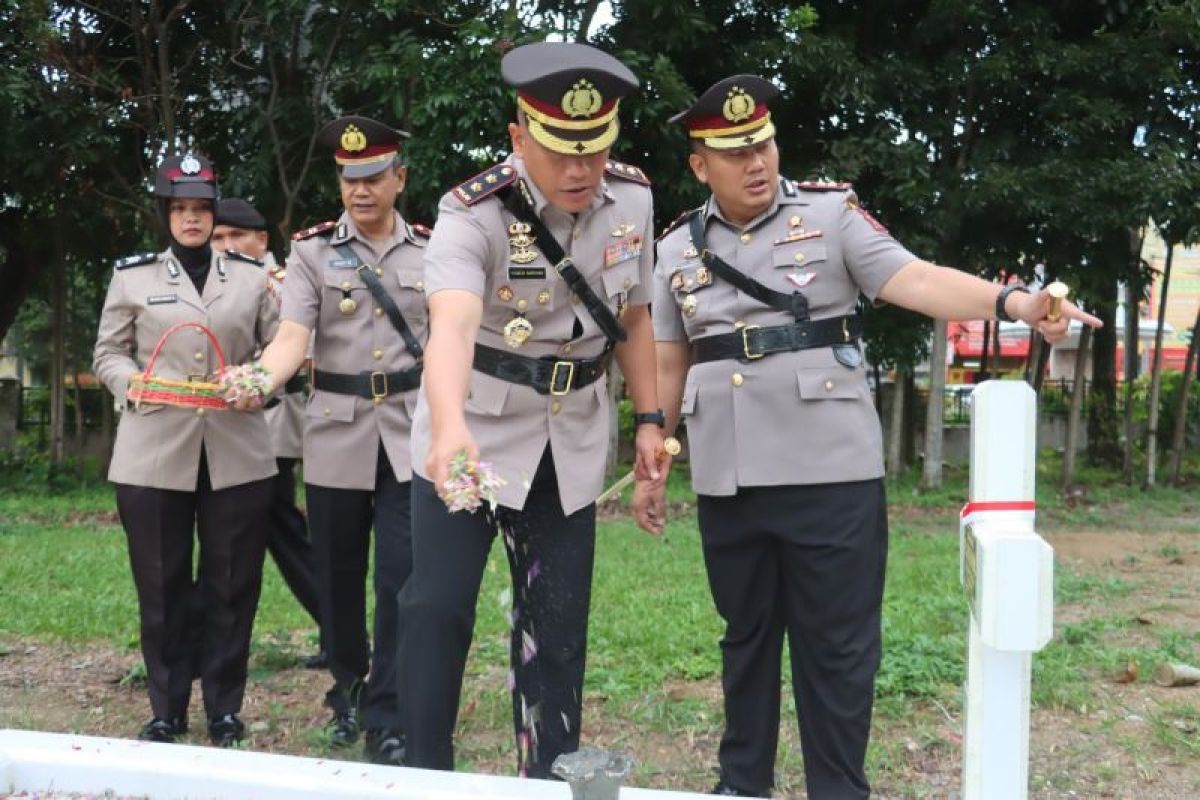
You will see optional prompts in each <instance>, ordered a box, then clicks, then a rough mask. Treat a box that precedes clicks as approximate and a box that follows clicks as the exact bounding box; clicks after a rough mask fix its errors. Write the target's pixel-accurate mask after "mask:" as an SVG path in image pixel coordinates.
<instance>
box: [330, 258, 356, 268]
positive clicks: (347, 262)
mask: <svg viewBox="0 0 1200 800" xmlns="http://www.w3.org/2000/svg"><path fill="white" fill-rule="evenodd" d="M357 267H358V259H354V258H331V259H329V268H330V269H356V268H357Z"/></svg>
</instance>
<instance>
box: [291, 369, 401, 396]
mask: <svg viewBox="0 0 1200 800" xmlns="http://www.w3.org/2000/svg"><path fill="white" fill-rule="evenodd" d="M420 385H421V365H419V364H418V365H417V366H415V367H413V368H411V369H406V370H402V371H400V372H360V373H358V374H357V375H344V374H342V373H340V372H324V371H322V370H319V369H318V370H314V371H313V387H314V388H316V389H320V390H321V391H323V392H333V393H334V394H352V395H355V396H356V397H365V398H366V399H368V400H377V401H380V400H383V399H384V398H385V397H388V396H390V395H394V394H403V393H404V392H411V391H412V390H413V389H416V388H417V387H418V386H420Z"/></svg>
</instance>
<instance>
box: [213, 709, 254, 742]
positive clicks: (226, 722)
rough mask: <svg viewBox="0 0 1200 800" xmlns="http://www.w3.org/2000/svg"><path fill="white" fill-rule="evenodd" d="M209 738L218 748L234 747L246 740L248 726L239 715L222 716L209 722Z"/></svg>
mask: <svg viewBox="0 0 1200 800" xmlns="http://www.w3.org/2000/svg"><path fill="white" fill-rule="evenodd" d="M208 738H209V739H210V740H211V741H212V743H213V744H215V745H216V746H217V747H233V746H234V745H235V744H237V743H238V742H240V741H241V740H242V739H244V738H246V726H245V725H243V724H242V721H241V720H240V719H238V715H237V714H222V715H221V716H219V717H212V718H211V719H209V721H208Z"/></svg>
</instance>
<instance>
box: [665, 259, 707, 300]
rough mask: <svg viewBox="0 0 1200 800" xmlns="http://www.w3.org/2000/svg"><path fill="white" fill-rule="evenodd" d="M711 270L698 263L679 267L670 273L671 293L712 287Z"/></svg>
mask: <svg viewBox="0 0 1200 800" xmlns="http://www.w3.org/2000/svg"><path fill="white" fill-rule="evenodd" d="M712 283H713V275H712V270H710V269H709V268H708V267H706V266H704V264H703V263H702V262H700V261H695V262H693V263H691V264H689V265H687V266H683V267H680V268H679V269H677V270H674V271H673V272H672V273H671V277H670V285H671V291H673V292H692V291H695V290H697V289H703V288H704V287H706V286H712Z"/></svg>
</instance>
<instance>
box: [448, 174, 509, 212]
mask: <svg viewBox="0 0 1200 800" xmlns="http://www.w3.org/2000/svg"><path fill="white" fill-rule="evenodd" d="M516 179H517V171H516V170H515V169H513V168H512V165H510V164H496V165H495V166H492V167H488V168H487V169H485V170H484V171H483V172H481V173H479V174H478V175H476V176H475V177H474V178H470V179H469V180H465V181H463V182H462V183H460V184H459V185H458V186H455V187H454V188H453V189H451V191H452V192H454V196H455V197H457V198H458V199H459V200H460V201H462V204H463V205H466V206H473V205H475V204H476V203H478V202H479V201H480V200H482V199H483V198H485V197H490V196H491V195H493V194H495V193H496V191H497V190H499V189H503V188H504V187H505V186H508V185H509V184H510V183H512V182H513V181H515V180H516Z"/></svg>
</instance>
